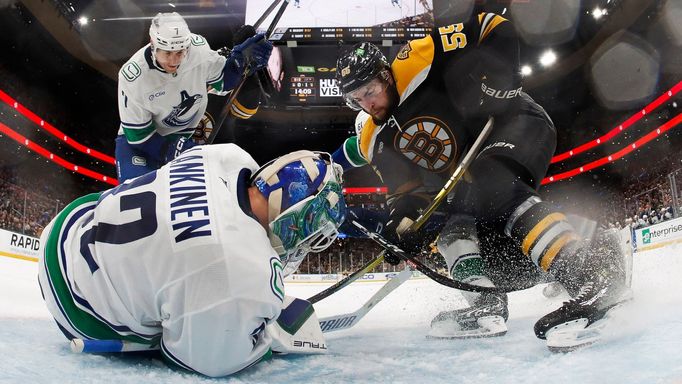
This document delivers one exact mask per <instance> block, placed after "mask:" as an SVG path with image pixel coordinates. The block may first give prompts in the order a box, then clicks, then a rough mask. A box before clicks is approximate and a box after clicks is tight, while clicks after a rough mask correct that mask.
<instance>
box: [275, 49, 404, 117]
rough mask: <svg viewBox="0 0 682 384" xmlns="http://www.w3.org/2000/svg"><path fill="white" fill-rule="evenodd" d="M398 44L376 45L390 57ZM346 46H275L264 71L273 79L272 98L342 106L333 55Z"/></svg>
mask: <svg viewBox="0 0 682 384" xmlns="http://www.w3.org/2000/svg"><path fill="white" fill-rule="evenodd" d="M400 48H401V46H399V45H394V46H391V47H380V49H381V50H382V51H383V52H384V54H385V55H386V57H387V58H388V59H389V60H392V59H393V58H394V57H395V55H396V54H397V53H398V51H399V50H400ZM345 49H348V46H345V47H343V48H339V47H336V46H298V47H285V46H276V47H275V49H274V50H273V51H272V55H271V57H270V62H269V63H268V71H269V72H270V77H271V78H272V79H273V88H274V89H275V94H274V95H272V97H273V101H275V102H277V103H279V104H283V105H296V106H304V105H315V106H342V105H345V103H344V101H343V98H342V95H341V90H340V89H339V87H338V83H337V81H336V58H337V57H338V55H339V54H340V52H341V51H343V50H345Z"/></svg>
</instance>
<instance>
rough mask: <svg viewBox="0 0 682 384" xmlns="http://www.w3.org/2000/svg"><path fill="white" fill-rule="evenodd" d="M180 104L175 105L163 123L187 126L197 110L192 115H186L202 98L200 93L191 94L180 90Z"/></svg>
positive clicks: (172, 125) (173, 125) (171, 125)
mask: <svg viewBox="0 0 682 384" xmlns="http://www.w3.org/2000/svg"><path fill="white" fill-rule="evenodd" d="M180 99H181V100H180V104H178V105H176V106H174V107H173V110H172V111H171V112H170V113H169V114H168V116H166V117H164V118H163V123H164V124H166V125H167V126H169V127H180V128H182V127H186V126H187V125H188V124H189V123H190V122H192V120H194V116H196V114H197V111H195V112H194V113H193V114H192V115H191V116H189V117H185V116H186V115H187V114H189V112H190V110H192V107H194V104H195V103H196V102H197V101H198V100H199V99H201V95H200V94H198V93H197V94H196V95H192V96H190V95H189V94H188V93H187V91H182V92H180Z"/></svg>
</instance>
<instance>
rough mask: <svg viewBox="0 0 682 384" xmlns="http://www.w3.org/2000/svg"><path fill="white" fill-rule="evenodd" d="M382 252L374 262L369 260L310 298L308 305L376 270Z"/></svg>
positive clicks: (382, 259)
mask: <svg viewBox="0 0 682 384" xmlns="http://www.w3.org/2000/svg"><path fill="white" fill-rule="evenodd" d="M384 253H385V252H384V251H381V253H380V254H379V256H377V257H376V258H375V259H374V260H370V261H369V262H368V263H367V264H365V265H363V266H362V268H360V269H358V270H357V271H355V272H353V273H352V274H350V275H348V276H346V277H345V278H343V279H342V280H339V282H337V283H336V284H334V285H332V286H331V287H329V288H327V289H325V290H324V291H322V292H319V293H318V294H316V295H314V296H311V297H310V298H309V299H308V301H309V302H310V304H315V303H317V302H318V301H321V300H322V299H325V298H327V297H329V296H331V295H333V294H334V293H336V292H337V291H339V290H340V289H341V288H343V287H345V286H347V285H349V284H350V283H352V282H354V281H355V280H357V279H358V278H360V277H362V276H363V275H364V274H365V273H367V272H369V271H371V270H373V269H374V268H376V267H377V266H378V265H379V264H381V263H382V262H383V261H384Z"/></svg>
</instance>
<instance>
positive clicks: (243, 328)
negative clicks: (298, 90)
mask: <svg viewBox="0 0 682 384" xmlns="http://www.w3.org/2000/svg"><path fill="white" fill-rule="evenodd" d="M257 167H258V166H257V164H256V162H255V161H254V160H253V159H252V158H251V156H250V155H248V154H247V153H246V152H244V151H243V150H242V149H240V148H239V147H237V146H235V145H232V144H227V145H215V146H198V147H195V148H193V149H191V150H189V151H187V152H185V153H183V154H182V155H181V156H179V157H178V158H176V159H175V160H173V161H172V162H170V163H168V164H167V165H165V166H164V167H162V168H161V169H159V170H158V171H156V172H151V173H149V174H146V175H144V176H141V177H138V178H135V179H133V180H131V181H129V182H126V183H125V184H122V185H120V186H118V187H116V188H113V189H111V190H108V191H105V192H103V193H98V194H92V195H88V196H85V197H82V198H80V199H78V200H76V201H74V202H73V203H71V204H70V205H69V206H67V207H66V208H65V209H64V210H63V211H62V212H61V213H60V214H59V215H58V216H57V217H56V218H55V219H54V220H53V221H52V222H51V223H50V225H49V226H48V227H47V228H46V229H45V231H44V232H43V236H42V241H43V244H45V247H44V251H43V255H42V258H41V260H40V274H39V280H40V285H41V289H42V291H43V294H44V297H45V301H46V303H47V305H48V308H49V310H50V312H51V313H52V314H53V316H54V317H55V319H56V320H57V322H58V323H59V324H60V326H61V328H62V330H63V331H64V333H65V334H67V336H69V337H75V338H82V339H101V340H107V339H123V340H128V341H132V342H136V343H149V344H150V345H157V344H158V345H160V348H161V351H162V353H163V354H164V357H165V358H166V359H167V360H168V361H170V362H171V363H174V364H176V365H178V366H181V367H183V368H186V369H189V370H192V371H195V372H199V373H202V374H205V375H209V376H223V375H228V374H230V373H233V372H236V371H238V370H241V369H243V368H245V367H247V366H249V365H251V364H253V363H255V362H257V361H259V360H260V359H262V358H263V357H266V356H268V355H269V353H270V344H271V342H272V338H271V336H270V335H269V334H268V332H266V331H265V328H266V325H267V324H269V323H271V322H273V321H274V320H275V319H277V317H278V316H279V314H280V311H281V308H282V301H283V298H284V286H283V284H282V275H281V271H282V266H281V264H280V260H279V258H278V256H277V254H276V253H275V252H274V250H273V249H272V248H271V246H270V242H269V240H268V236H267V233H266V230H265V229H264V228H263V227H262V226H261V225H260V224H259V223H258V222H257V221H256V220H255V219H254V218H252V217H251V216H250V205H248V193H247V189H246V188H247V186H248V179H249V174H250V171H255V170H256V169H257Z"/></svg>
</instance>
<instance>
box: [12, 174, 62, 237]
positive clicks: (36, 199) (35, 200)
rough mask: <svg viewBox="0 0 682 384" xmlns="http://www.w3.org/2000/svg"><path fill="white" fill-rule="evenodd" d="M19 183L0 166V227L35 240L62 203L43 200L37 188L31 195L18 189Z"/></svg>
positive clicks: (30, 192)
mask: <svg viewBox="0 0 682 384" xmlns="http://www.w3.org/2000/svg"><path fill="white" fill-rule="evenodd" d="M20 180H22V179H19V178H18V177H17V175H16V173H15V172H13V171H12V169H8V168H7V167H0V228H2V229H5V230H8V231H12V232H17V233H21V234H25V235H29V236H34V237H39V236H40V234H41V233H42V230H43V228H44V227H45V225H47V223H49V222H50V220H52V217H53V216H54V215H55V214H56V213H57V212H58V211H59V210H60V209H61V208H63V206H64V204H63V203H62V202H61V201H60V200H58V199H51V198H48V197H46V195H45V193H44V192H45V191H42V192H41V191H40V187H38V188H35V189H37V191H35V192H34V190H35V189H34V190H31V188H25V187H22V186H20V184H23V183H22V182H21V181H20ZM36 185H41V183H37V184H36Z"/></svg>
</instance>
